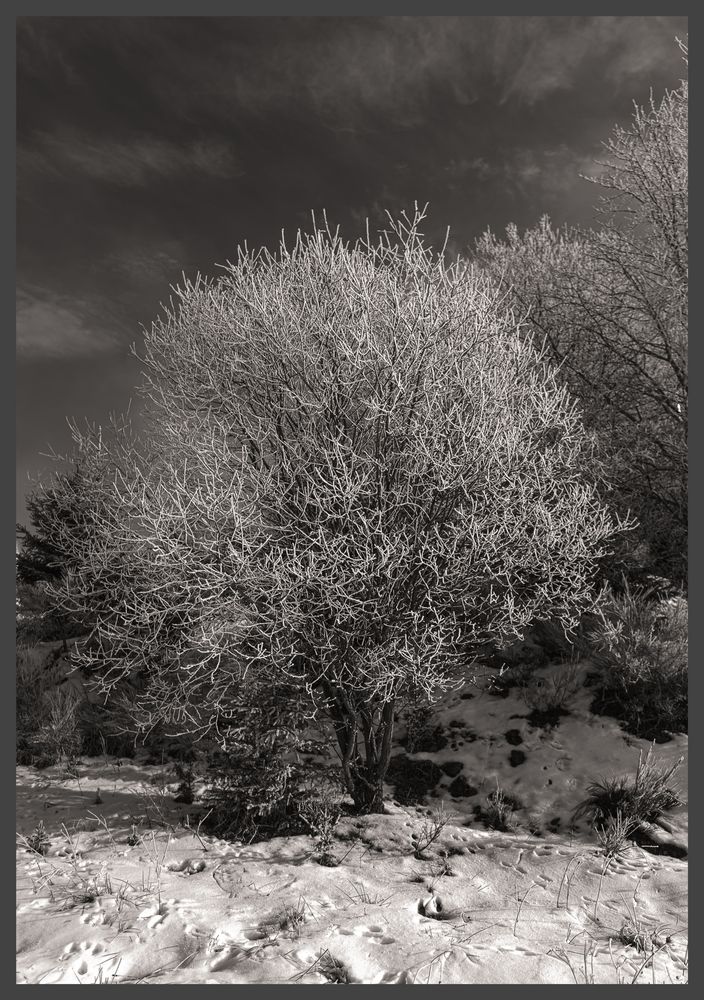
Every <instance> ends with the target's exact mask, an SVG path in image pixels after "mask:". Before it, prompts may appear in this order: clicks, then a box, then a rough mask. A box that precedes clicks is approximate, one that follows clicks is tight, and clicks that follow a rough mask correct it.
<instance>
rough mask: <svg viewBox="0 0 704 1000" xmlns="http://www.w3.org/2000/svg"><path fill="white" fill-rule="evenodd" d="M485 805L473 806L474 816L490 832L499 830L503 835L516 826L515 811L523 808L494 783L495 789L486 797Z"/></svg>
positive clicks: (516, 800) (497, 783)
mask: <svg viewBox="0 0 704 1000" xmlns="http://www.w3.org/2000/svg"><path fill="white" fill-rule="evenodd" d="M486 802H487V805H486V806H484V807H482V806H475V810H474V812H475V815H476V817H477V818H478V819H480V820H481V821H482V822H483V823H485V824H486V826H488V827H489V829H491V830H499V831H501V832H503V833H507V832H510V831H512V830H515V829H516V828H517V826H518V817H517V815H516V812H517V810H519V809H522V808H523V804H522V803H521V802H520V801H519V800H518V799H517V798H515V797H514V796H513V795H511V794H510V793H509V792H506V791H505V790H504V789H503V788H501V786H500V785H499V782H498V779H497V781H496V789H495V790H494V791H493V792H490V793H489V795H487V797H486Z"/></svg>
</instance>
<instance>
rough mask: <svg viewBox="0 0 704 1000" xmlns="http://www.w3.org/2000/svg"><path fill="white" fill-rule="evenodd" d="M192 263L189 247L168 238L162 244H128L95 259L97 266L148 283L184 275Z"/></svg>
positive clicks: (98, 268)
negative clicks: (99, 258)
mask: <svg viewBox="0 0 704 1000" xmlns="http://www.w3.org/2000/svg"><path fill="white" fill-rule="evenodd" d="M187 266H189V261H188V259H187V252H186V249H185V247H184V246H183V245H182V244H181V243H178V242H176V241H173V240H171V241H168V240H167V241H165V242H163V243H161V244H159V245H158V246H151V247H150V246H144V245H143V244H142V245H141V246H134V247H126V248H124V249H122V250H119V251H117V252H115V253H111V254H108V255H107V256H106V257H104V258H102V259H101V260H99V261H97V262H96V263H95V269H96V270H104V269H105V268H107V269H108V270H109V271H112V272H117V273H119V274H120V275H124V276H125V277H127V278H129V280H130V282H140V283H145V284H147V285H150V286H152V285H154V284H155V283H163V282H164V280H165V279H168V278H170V277H176V276H177V275H179V276H180V273H181V271H182V270H183V269H185V268H186V267H187Z"/></svg>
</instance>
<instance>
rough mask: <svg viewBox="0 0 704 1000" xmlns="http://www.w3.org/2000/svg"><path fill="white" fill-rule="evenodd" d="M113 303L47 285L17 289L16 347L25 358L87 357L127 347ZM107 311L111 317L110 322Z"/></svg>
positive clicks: (22, 357)
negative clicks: (56, 290) (66, 293)
mask: <svg viewBox="0 0 704 1000" xmlns="http://www.w3.org/2000/svg"><path fill="white" fill-rule="evenodd" d="M108 309H109V307H107V306H106V305H105V304H104V303H102V302H100V301H98V300H96V301H93V302H90V301H87V300H85V299H71V298H69V297H68V296H59V295H56V294H54V293H53V292H51V291H49V290H47V289H37V288H20V289H18V292H17V309H16V350H17V357H18V359H19V360H21V361H28V362H34V361H46V360H50V359H55V360H67V359H72V358H73V359H76V358H81V357H83V358H86V357H92V356H96V355H102V354H106V353H110V352H115V351H121V350H124V347H125V342H126V338H125V333H126V330H125V328H124V326H123V324H121V323H120V322H119V321H117V320H116V319H115V318H114V317H109V311H108ZM106 315H107V316H108V318H109V320H110V319H112V322H110V321H108V322H107V323H106Z"/></svg>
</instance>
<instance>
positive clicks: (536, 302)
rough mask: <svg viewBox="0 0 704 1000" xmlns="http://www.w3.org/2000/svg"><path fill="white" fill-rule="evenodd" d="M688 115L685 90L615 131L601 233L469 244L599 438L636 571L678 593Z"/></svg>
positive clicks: (547, 229)
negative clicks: (626, 519) (659, 577)
mask: <svg viewBox="0 0 704 1000" xmlns="http://www.w3.org/2000/svg"><path fill="white" fill-rule="evenodd" d="M683 50H684V52H685V55H686V49H684V47H683ZM687 108H688V87H687V83H686V82H683V83H682V85H681V86H680V88H679V89H677V90H675V91H673V92H671V93H667V94H666V95H665V97H664V98H663V99H662V101H661V102H660V103H659V104H656V103H655V102H654V101H653V100H652V98H651V101H650V104H649V106H648V107H647V108H645V109H644V108H640V107H636V109H635V112H634V115H633V118H632V121H631V125H630V127H628V128H621V127H617V128H616V129H615V130H614V132H613V134H612V136H611V138H610V139H609V140H608V142H607V143H605V149H606V158H605V160H604V162H602V163H601V164H600V167H601V172H600V173H599V174H598V175H597V176H596V177H594V178H591V180H592V182H593V183H595V184H596V185H598V186H599V187H600V188H601V190H602V192H603V194H602V197H601V199H600V202H599V204H598V207H597V212H598V219H599V222H600V226H599V227H598V228H595V229H592V230H589V231H586V232H583V231H579V230H565V231H563V232H560V231H559V230H554V229H553V228H552V227H551V225H550V223H549V221H548V220H547V219H546V218H544V219H542V220H541V222H540V223H539V224H538V226H537V227H535V228H534V229H532V230H528V231H527V232H526V233H525V234H524V235H522V236H521V235H519V233H518V231H517V229H516V227H515V226H510V227H509V228H508V229H507V232H506V239H505V240H503V241H500V240H497V239H496V238H495V237H494V236H493V235H492V234H491V233H486V234H485V235H484V237H483V238H482V239H481V240H480V241H479V244H478V247H477V255H478V259H479V261H480V262H481V264H482V265H483V266H484V267H485V268H486V269H487V270H488V271H489V272H490V273H491V274H492V275H493V276H494V277H495V278H496V280H497V281H498V282H499V284H500V285H501V287H502V288H504V289H506V290H507V291H508V292H509V294H510V296H511V300H512V302H513V305H514V308H516V309H517V310H519V311H520V313H521V314H522V315H524V316H525V317H526V322H527V325H528V328H529V329H531V330H532V332H533V333H534V335H536V336H538V338H539V339H541V340H544V342H545V344H546V347H547V350H548V352H549V356H550V357H551V358H552V359H553V360H554V361H555V362H557V363H558V364H559V365H560V370H561V372H562V377H563V379H564V382H565V384H566V385H568V386H569V388H570V390H571V391H572V392H573V394H574V395H576V396H577V397H578V398H579V401H580V404H581V405H582V408H583V411H584V414H585V421H586V423H587V426H588V427H590V428H592V429H594V430H596V431H597V432H598V434H599V437H600V440H601V442H602V445H603V452H604V455H605V457H606V458H608V465H609V479H610V481H611V482H612V483H613V485H614V487H615V493H614V501H615V503H616V504H617V507H618V509H619V510H620V511H621V512H626V511H629V510H630V511H632V512H633V513H634V514H635V516H636V517H637V519H638V521H639V529H638V532H637V533H635V535H634V536H633V538H632V539H631V546H630V548H631V553H632V554H633V553H634V549H635V546H636V545H637V544H638V543H640V551H639V553H638V554H637V558H636V559H635V562H636V565H640V566H641V567H642V568H644V569H647V570H649V571H650V572H657V573H661V574H665V575H667V576H669V577H670V578H671V579H673V580H674V581H675V582H676V583H677V584H680V583H682V582H686V576H687V553H686V547H687V471H688V466H687V386H688V382H687V318H688V315H687V313H688V310H687V294H688V214H687V213H688V167H687Z"/></svg>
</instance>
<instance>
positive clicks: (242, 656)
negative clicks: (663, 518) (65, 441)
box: [57, 212, 621, 811]
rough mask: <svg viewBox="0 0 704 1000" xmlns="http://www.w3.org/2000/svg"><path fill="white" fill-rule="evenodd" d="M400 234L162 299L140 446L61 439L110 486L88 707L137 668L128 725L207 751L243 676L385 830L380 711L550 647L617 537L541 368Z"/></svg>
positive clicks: (250, 260)
mask: <svg viewBox="0 0 704 1000" xmlns="http://www.w3.org/2000/svg"><path fill="white" fill-rule="evenodd" d="M422 218H423V213H422V212H416V214H415V216H414V217H413V218H412V219H405V218H404V219H402V220H401V221H400V222H398V223H393V224H392V228H391V229H390V231H389V233H387V234H384V235H383V236H382V237H381V238H380V239H379V240H378V241H372V240H371V239H370V238H369V236H367V239H366V240H360V241H358V242H356V243H354V244H348V243H346V242H344V241H343V240H342V239H341V238H340V236H339V234H338V233H337V232H331V231H330V230H329V228H327V226H326V227H325V228H323V229H319V228H315V229H314V231H313V232H312V233H311V234H309V235H303V234H299V235H298V237H297V239H296V241H295V243H294V245H293V246H291V247H287V246H285V245H284V244H283V243H282V245H281V247H280V249H279V251H278V253H277V254H275V255H272V254H270V253H269V252H267V251H264V250H263V251H260V252H258V253H251V252H246V251H240V252H239V255H238V257H237V259H236V261H235V262H234V263H232V264H230V265H228V267H227V268H226V270H225V273H224V274H223V276H222V277H220V278H219V279H217V280H206V279H200V278H199V279H198V280H196V281H194V282H186V283H184V285H183V286H182V287H181V288H180V289H178V290H177V301H176V303H175V304H174V303H172V305H171V307H170V308H169V309H168V310H167V311H166V315H165V316H164V317H163V318H162V319H161V320H159V321H158V322H156V323H155V324H154V325H153V326H152V328H151V330H150V331H149V332H148V333H147V334H146V339H145V350H144V357H143V364H144V369H145V372H146V386H145V393H146V396H147V399H148V401H149V406H150V410H151V423H150V425H149V426H150V428H151V431H150V433H149V434H148V436H147V438H146V444H145V445H143V446H142V448H141V450H139V449H135V448H130V446H129V445H125V446H124V447H123V448H122V450H121V452H120V457H119V459H116V460H115V461H112V460H111V459H110V456H109V448H108V445H107V444H106V442H105V439H102V440H97V439H96V438H95V437H91V436H90V435H85V436H83V437H80V436H79V446H80V449H81V451H82V453H83V455H84V456H91V455H92V456H93V459H92V460H93V461H94V463H95V464H96V466H98V467H100V468H103V469H107V468H110V469H111V470H112V471H111V472H110V473H109V474H107V475H105V476H104V478H103V481H102V482H103V487H102V495H100V491H98V494H96V496H95V502H94V503H93V513H92V515H91V517H92V524H93V533H92V541H91V542H90V544H89V545H88V546H87V547H86V546H85V545H84V544H83V542H81V543H80V544H77V545H76V546H75V547H74V549H73V559H72V563H71V570H70V572H69V574H68V575H67V578H66V579H67V586H66V591H65V596H66V600H67V601H72V602H74V603H75V604H77V605H79V606H80V605H82V604H90V603H91V601H93V602H94V601H95V595H96V594H97V597H98V603H99V605H100V612H99V614H98V620H97V625H96V629H95V634H94V641H93V644H92V648H91V649H86V651H85V653H84V662H85V663H86V664H89V665H92V666H93V667H94V669H95V670H96V671H97V673H98V675H99V677H100V680H101V683H102V687H103V690H104V691H105V692H106V693H107V695H108V696H109V695H110V692H111V690H113V689H116V688H117V687H118V686H119V684H120V683H121V682H122V681H123V680H124V679H125V678H126V677H128V676H130V674H131V673H134V672H135V671H137V672H140V673H141V674H142V675H143V676H144V677H146V686H145V687H144V689H143V690H142V692H141V694H140V706H139V707H140V710H141V712H142V713H143V718H144V720H145V724H149V721H150V720H151V721H152V722H153V721H155V720H161V721H164V720H165V721H166V722H168V723H169V724H170V725H171V726H172V727H174V728H178V727H181V728H182V729H183V730H187V731H189V732H191V733H208V734H209V735H211V736H212V735H215V736H218V735H219V736H220V738H221V741H222V743H223V746H226V744H227V740H228V738H230V736H229V735H228V734H231V733H232V729H231V725H235V724H236V719H237V716H238V711H239V709H238V705H241V700H240V701H238V698H237V692H238V691H241V690H242V685H243V684H245V685H246V684H247V683H248V678H251V679H252V683H253V684H254V683H256V684H257V685H260V686H263V687H264V688H268V689H270V690H274V689H275V688H276V687H277V686H279V687H280V688H281V690H282V691H283V692H284V693H283V694H282V699H283V701H284V702H285V703H286V705H288V706H291V713H292V714H291V715H290V718H296V719H297V723H296V724H300V720H301V717H302V713H301V710H300V709H301V704H298V706H297V708H296V710H294V706H296V704H297V703H296V699H297V698H299V697H300V698H301V699H302V698H303V697H304V695H305V697H307V698H308V699H309V701H310V704H311V705H312V706H313V707H314V708H315V711H316V712H317V717H318V719H319V720H320V721H322V722H323V723H324V724H325V725H327V726H328V727H329V729H328V731H329V733H330V737H331V740H332V742H333V744H334V745H335V746H336V748H337V751H338V753H339V758H340V763H341V768H342V774H343V777H344V781H345V784H346V787H347V789H348V791H349V793H350V795H351V796H352V798H353V800H354V802H355V804H356V806H357V808H358V809H359V810H361V811H378V810H380V809H381V808H382V790H383V779H384V775H385V772H386V768H387V764H388V761H389V755H390V751H391V740H392V733H393V725H394V709H395V708H396V707H397V706H398V705H399V703H400V702H402V701H403V699H405V698H406V697H408V696H409V695H413V696H417V695H418V693H419V692H425V693H426V694H428V695H431V696H432V695H435V694H436V693H437V692H438V691H440V690H442V689H443V688H446V687H447V686H448V685H451V684H453V683H454V682H456V681H457V680H458V679H460V678H461V677H462V676H463V674H464V675H466V673H467V672H468V671H469V670H470V668H471V662H472V658H473V656H474V654H475V653H476V651H477V650H478V649H479V648H480V647H482V646H483V645H484V644H485V643H487V642H488V641H497V642H505V641H508V640H510V639H512V638H515V637H516V636H517V635H519V634H520V633H521V632H522V630H523V629H524V628H525V627H526V626H527V625H528V624H529V623H530V622H531V621H533V620H535V619H536V618H546V617H555V618H558V619H559V620H561V621H562V622H563V624H564V625H565V626H566V627H568V628H569V627H570V626H571V625H572V624H574V623H575V621H576V620H577V617H578V616H579V614H580V612H581V611H582V610H583V609H584V608H586V607H590V606H591V604H592V601H593V596H592V588H591V580H592V576H593V572H594V568H595V565H596V563H597V561H598V559H599V558H600V556H602V555H603V553H604V551H605V545H607V544H608V542H609V540H610V539H611V538H612V536H613V535H614V533H615V532H616V531H618V529H619V528H620V527H621V525H620V524H619V523H618V522H617V521H616V520H614V519H613V518H612V517H611V515H610V514H609V512H608V511H607V509H606V508H605V507H604V505H603V504H602V502H601V501H600V500H599V498H598V495H597V485H596V482H595V472H596V469H597V466H596V464H595V463H594V462H593V453H592V442H591V439H590V438H589V437H588V436H587V434H586V433H585V432H584V430H583V427H582V423H581V419H580V416H579V414H578V412H577V410H576V408H575V406H574V405H573V403H572V402H571V401H570V399H569V397H568V394H567V392H566V390H565V389H564V388H563V387H561V386H560V385H559V383H558V380H557V378H556V376H555V373H554V371H553V370H552V368H551V367H550V366H549V364H548V363H547V362H546V359H545V357H544V356H543V355H542V354H541V352H540V351H538V350H537V349H536V348H535V347H534V346H533V345H532V344H531V342H530V340H529V338H527V337H526V336H525V335H523V334H522V333H521V331H520V330H519V328H518V324H517V322H516V320H515V318H514V317H513V315H512V314H511V312H510V311H507V310H506V306H505V302H504V301H503V300H502V299H501V298H500V297H498V296H497V294H496V292H495V290H494V286H493V283H491V282H490V281H489V280H488V279H487V278H486V277H483V276H481V275H480V274H478V273H474V272H473V271H472V270H471V269H468V268H467V267H466V266H465V265H463V264H462V263H456V264H454V265H448V264H447V263H446V262H445V261H444V257H443V254H437V253H434V252H432V251H431V250H430V249H428V248H426V246H425V245H424V243H423V240H422V237H421V235H420V233H419V225H420V224H421V221H422ZM130 454H131V456H132V457H131V460H129V461H128V458H129V456H130ZM76 502H80V498H76ZM57 530H60V529H58V528H57ZM71 544H72V543H71V539H70V532H69V533H68V534H65V535H64V536H63V537H62V538H61V545H62V546H63V547H64V548H67V547H68V548H69V549H70V548H71ZM110 574H112V578H113V580H114V591H113V597H112V598H111V595H110V593H109V582H108V581H109V579H110ZM296 692H298V694H296ZM303 714H305V713H303ZM274 724H276V723H275V722H274ZM282 724H285V723H282ZM244 725H246V723H244Z"/></svg>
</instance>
